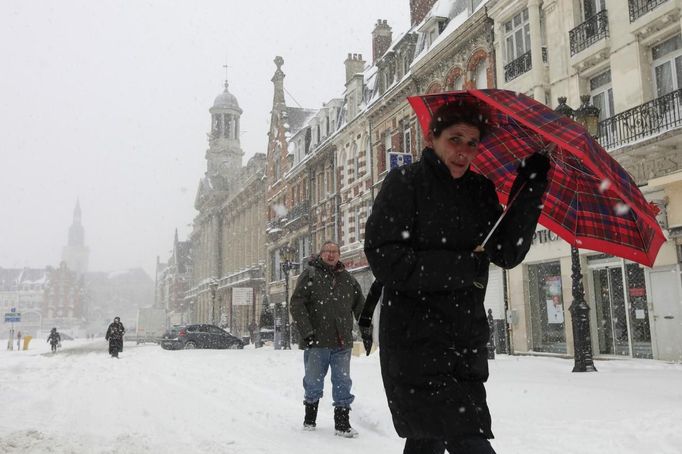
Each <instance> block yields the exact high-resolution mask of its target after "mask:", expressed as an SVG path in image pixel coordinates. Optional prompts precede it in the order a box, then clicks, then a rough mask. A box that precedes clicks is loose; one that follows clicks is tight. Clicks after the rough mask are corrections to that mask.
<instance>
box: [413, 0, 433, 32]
mask: <svg viewBox="0 0 682 454" xmlns="http://www.w3.org/2000/svg"><path fill="white" fill-rule="evenodd" d="M435 3H436V0H410V24H412V26H413V27H414V26H415V25H417V24H418V23H420V22H421V21H422V20H424V18H425V17H426V14H427V13H428V12H429V11H431V8H433V5H434V4H435Z"/></svg>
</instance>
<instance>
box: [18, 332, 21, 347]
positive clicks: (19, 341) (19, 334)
mask: <svg viewBox="0 0 682 454" xmlns="http://www.w3.org/2000/svg"><path fill="white" fill-rule="evenodd" d="M17 350H21V331H17Z"/></svg>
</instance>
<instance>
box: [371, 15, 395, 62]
mask: <svg viewBox="0 0 682 454" xmlns="http://www.w3.org/2000/svg"><path fill="white" fill-rule="evenodd" d="M391 41H393V32H392V31H391V27H390V26H389V25H388V22H387V21H386V19H379V20H377V23H376V25H375V26H374V31H372V64H374V63H376V61H377V60H378V59H379V58H381V56H382V55H384V54H385V53H386V51H387V50H388V48H389V47H391Z"/></svg>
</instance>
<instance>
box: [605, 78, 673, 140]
mask: <svg viewBox="0 0 682 454" xmlns="http://www.w3.org/2000/svg"><path fill="white" fill-rule="evenodd" d="M680 126H682V89H680V90H676V91H673V92H671V93H668V94H667V95H663V96H661V97H660V98H656V99H654V100H652V101H649V102H646V103H644V104H641V105H639V106H637V107H633V108H632V109H628V110H626V111H625V112H621V113H619V114H618V115H614V116H613V117H610V118H607V119H606V120H603V121H600V122H599V142H600V143H601V144H602V146H603V147H604V148H615V147H618V146H621V145H625V144H627V143H629V142H633V141H635V140H638V139H642V138H645V137H649V136H652V135H654V134H657V133H661V132H665V131H667V130H669V129H673V128H676V127H680Z"/></svg>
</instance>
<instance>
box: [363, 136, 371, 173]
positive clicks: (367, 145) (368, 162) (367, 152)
mask: <svg viewBox="0 0 682 454" xmlns="http://www.w3.org/2000/svg"><path fill="white" fill-rule="evenodd" d="M371 165H372V144H371V143H370V142H369V137H367V138H366V139H365V173H369V171H370V170H371V168H370V166H371Z"/></svg>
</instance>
